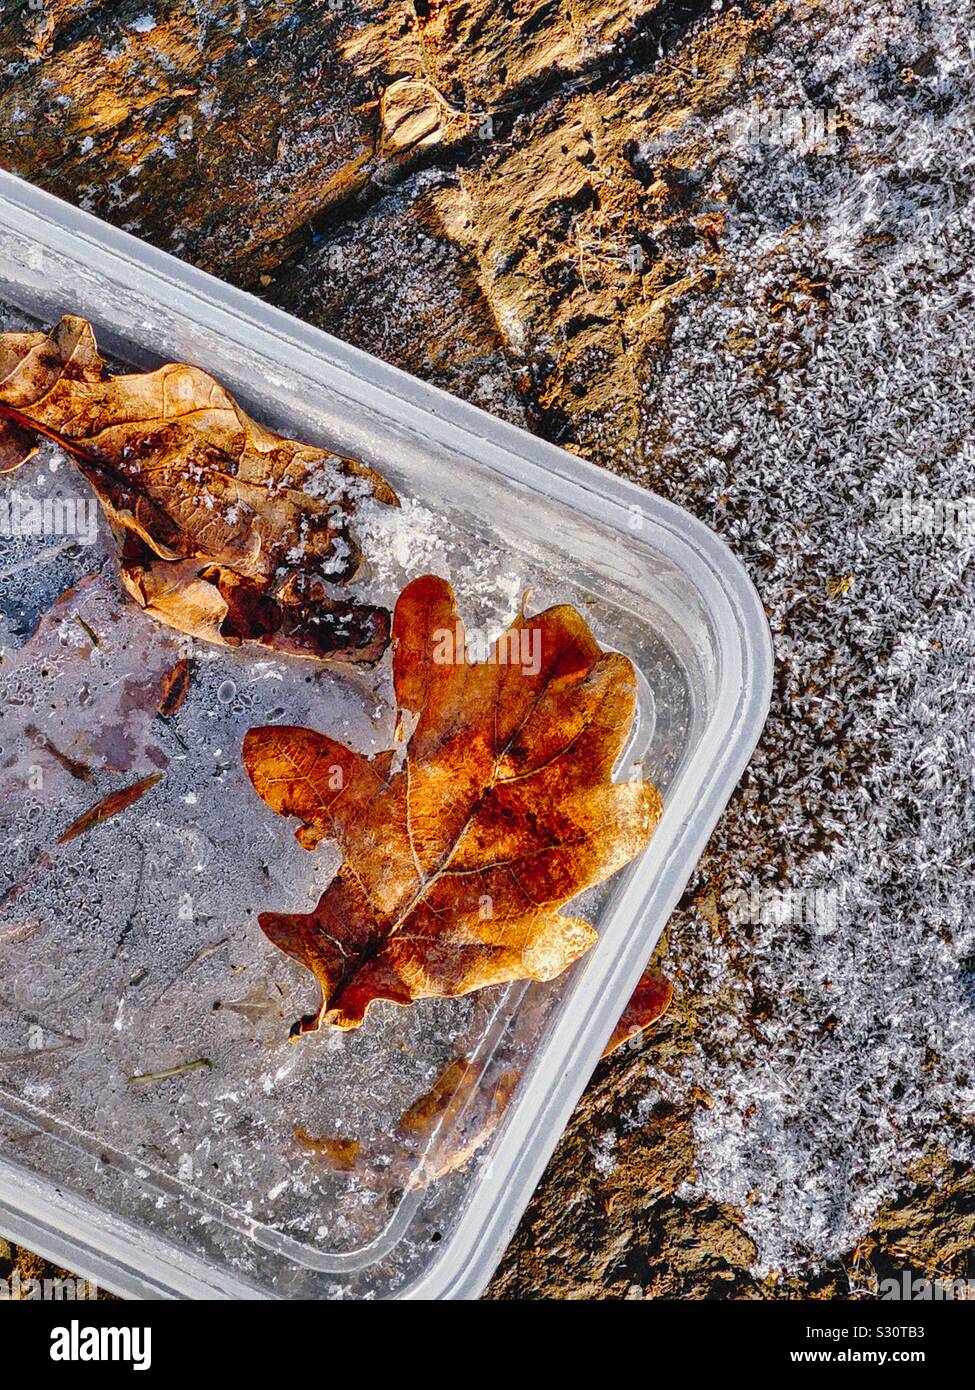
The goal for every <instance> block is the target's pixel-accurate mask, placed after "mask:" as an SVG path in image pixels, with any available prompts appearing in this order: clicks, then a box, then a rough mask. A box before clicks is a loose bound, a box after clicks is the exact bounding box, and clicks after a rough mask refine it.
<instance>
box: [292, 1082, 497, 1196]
mask: <svg viewBox="0 0 975 1390" xmlns="http://www.w3.org/2000/svg"><path fill="white" fill-rule="evenodd" d="M519 1079H520V1077H519V1073H518V1072H516V1071H515V1070H513V1069H512V1068H507V1069H504V1070H499V1069H498V1068H497V1067H492V1066H490V1065H489V1066H488V1068H487V1070H486V1072H485V1071H484V1069H483V1068H482V1066H481V1065H478V1064H475V1063H474V1061H473V1060H472V1059H471V1058H469V1057H458V1058H457V1059H456V1060H455V1061H453V1062H451V1063H450V1064H449V1065H448V1066H447V1067H446V1068H445V1069H444V1070H443V1071H442V1072H441V1074H440V1075H439V1076H438V1077H437V1079H436V1081H435V1082H434V1083H433V1086H432V1087H431V1088H430V1090H429V1091H428V1092H426V1093H425V1094H424V1095H422V1096H420V1097H419V1099H418V1100H416V1101H414V1102H413V1104H412V1105H411V1106H410V1107H409V1108H408V1109H407V1110H406V1111H405V1113H404V1114H403V1115H402V1116H401V1117H400V1120H399V1123H398V1124H397V1125H396V1127H395V1129H394V1130H393V1132H392V1133H391V1134H390V1135H388V1136H385V1137H383V1138H382V1139H379V1140H377V1141H375V1142H373V1143H371V1144H362V1143H360V1142H359V1141H358V1140H356V1139H348V1138H341V1139H340V1138H331V1137H329V1136H327V1135H322V1136H320V1137H313V1136H312V1135H310V1134H309V1133H308V1132H307V1131H306V1130H305V1129H303V1128H302V1126H300V1125H298V1126H297V1127H296V1129H295V1132H294V1133H295V1139H296V1140H297V1141H298V1143H299V1144H300V1145H301V1147H302V1148H303V1149H304V1150H305V1152H306V1153H310V1154H314V1156H315V1157H316V1158H318V1159H319V1160H321V1161H322V1162H323V1164H324V1165H325V1166H326V1167H327V1168H329V1169H331V1171H332V1172H336V1173H355V1175H356V1177H357V1178H358V1179H359V1181H360V1182H361V1183H362V1184H363V1185H364V1186H366V1187H369V1188H374V1189H378V1190H381V1191H389V1190H391V1189H395V1188H401V1187H406V1186H407V1185H409V1186H411V1187H414V1188H416V1187H420V1188H422V1187H426V1186H428V1185H429V1184H430V1183H432V1182H437V1181H438V1180H439V1179H440V1178H443V1177H446V1176H447V1174H448V1173H455V1172H456V1171H457V1170H458V1169H459V1168H463V1167H464V1166H465V1164H467V1163H469V1162H470V1160H471V1159H472V1158H473V1157H474V1156H475V1155H476V1154H477V1153H478V1152H479V1151H480V1150H481V1149H482V1148H483V1147H484V1145H485V1144H486V1143H487V1142H488V1140H489V1139H490V1138H491V1137H492V1135H493V1134H494V1133H495V1132H496V1130H497V1128H498V1126H499V1125H500V1123H501V1121H502V1120H503V1118H504V1115H505V1111H506V1110H507V1108H508V1104H509V1102H510V1101H511V1098H512V1096H513V1095H514V1092H515V1087H516V1086H517V1084H518V1081H519Z"/></svg>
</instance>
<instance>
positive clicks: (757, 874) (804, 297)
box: [629, 4, 975, 1271]
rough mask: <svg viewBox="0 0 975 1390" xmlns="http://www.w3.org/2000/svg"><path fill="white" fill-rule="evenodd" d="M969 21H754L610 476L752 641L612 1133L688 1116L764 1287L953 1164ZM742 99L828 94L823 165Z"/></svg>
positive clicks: (971, 1090) (964, 624)
mask: <svg viewBox="0 0 975 1390" xmlns="http://www.w3.org/2000/svg"><path fill="white" fill-rule="evenodd" d="M971 25H972V12H971V8H970V6H968V5H966V6H963V7H961V9H954V10H952V11H950V12H949V10H948V9H947V8H946V7H945V8H943V7H940V6H935V7H933V8H932V9H928V8H927V7H925V8H924V9H923V11H922V9H921V8H920V7H918V6H916V5H913V4H893V5H888V4H884V5H879V4H867V5H862V6H857V7H856V8H855V12H850V11H849V9H848V7H845V6H840V5H838V4H829V5H825V6H820V7H818V10H815V11H813V12H812V13H811V17H810V18H809V19H808V20H807V21H806V22H805V23H803V24H799V23H798V22H795V23H791V24H790V25H788V26H784V27H783V28H782V29H781V30H780V32H779V35H778V37H777V40H776V42H775V43H774V44H773V46H772V48H771V49H770V51H769V52H768V53H767V54H765V55H764V56H763V57H762V58H761V59H759V60H758V61H757V63H756V66H755V68H754V71H753V72H750V73H749V74H748V81H747V83H744V84H742V85H741V86H740V88H739V91H738V93H737V97H738V100H739V101H740V107H739V108H738V109H737V110H736V109H735V106H734V103H733V102H732V103H731V105H729V107H728V108H727V110H726V111H725V112H724V115H725V116H727V117H728V118H729V123H728V125H727V127H726V130H727V132H728V133H727V134H726V135H725V137H724V139H725V140H726V148H725V149H724V152H723V154H722V157H721V158H720V159H719V160H718V161H716V166H715V168H714V170H713V171H712V175H711V183H710V186H709V187H707V188H706V189H705V190H703V192H704V194H705V196H707V195H710V197H711V198H713V200H714V206H716V207H719V206H720V207H727V217H726V221H725V228H724V241H723V245H722V254H723V258H724V262H725V266H726V269H727V278H726V279H725V281H724V282H723V284H722V287H721V293H720V294H718V295H715V296H714V297H713V299H711V300H710V301H709V303H708V304H706V305H705V306H704V307H701V308H699V309H695V311H693V312H687V313H685V314H683V315H682V316H681V318H680V320H679V323H678V327H677V330H676V333H675V336H674V341H673V351H672V354H671V356H670V359H669V362H668V365H667V368H666V370H665V371H663V372H662V373H661V374H660V375H659V377H658V379H657V381H656V382H655V385H654V388H653V390H652V391H651V393H650V394H649V396H648V398H647V400H646V432H647V440H648V449H647V454H648V458H647V459H645V460H644V461H643V462H642V463H641V462H640V461H634V462H633V463H632V465H631V468H632V471H633V472H634V473H635V474H636V475H637V476H639V477H642V478H644V479H648V480H649V481H650V484H651V485H652V486H653V487H655V488H656V489H657V490H659V491H662V492H664V493H665V494H666V495H667V496H669V497H671V498H672V499H673V500H675V501H678V502H680V503H682V504H683V505H685V506H688V507H690V508H691V509H692V510H694V511H695V512H696V513H697V514H698V515H699V516H701V517H703V518H704V519H705V520H707V521H708V522H709V523H710V524H712V525H713V526H715V528H716V529H718V530H719V531H720V532H721V534H722V535H724V536H725V537H726V538H727V540H728V541H729V542H730V544H731V545H732V546H733V548H734V549H735V551H736V552H737V553H738V554H739V555H740V556H741V557H742V558H743V559H744V560H745V562H746V564H747V565H748V567H749V569H750V571H751V573H752V575H753V577H754V579H755V581H756V584H757V586H758V588H759V591H760V593H761V594H762V597H763V599H764V602H765V604H766V606H767V610H768V612H769V615H770V621H771V626H772V630H773V636H774V642H775V649H776V657H777V687H776V693H775V696H774V700H773V706H772V713H771V717H770V721H769V725H768V728H767V731H766V734H765V736H764V738H763V741H762V743H761V745H760V748H759V751H758V754H757V756H756V758H755V760H754V762H753V764H752V766H751V768H750V771H749V773H748V775H747V777H746V779H745V782H744V785H743V788H742V789H741V790H740V792H739V795H738V797H737V798H736V801H735V803H734V806H733V810H732V812H731V813H730V814H729V815H728V816H726V818H725V819H724V820H723V822H722V824H721V826H720V827H719V830H718V832H717V834H716V836H715V837H714V839H713V841H712V843H711V847H710V850H709V853H708V855H707V857H706V859H705V860H704V861H703V863H702V865H701V867H700V870H699V873H698V876H697V879H696V893H697V895H698V896H697V900H696V904H695V907H694V908H693V909H691V910H689V911H685V912H681V913H679V914H678V915H677V917H676V919H675V920H674V922H673V923H672V925H671V930H670V938H669V952H668V958H667V968H668V969H669V970H670V971H671V972H673V974H674V975H675V976H676V978H677V979H678V981H679V986H680V988H681V989H682V990H683V991H684V992H685V993H686V994H689V995H690V996H691V997H693V998H694V1001H695V1008H696V1010H697V1014H696V1023H695V1031H694V1038H695V1041H694V1045H693V1049H692V1053H691V1056H690V1057H688V1056H686V1055H681V1056H679V1057H678V1058H677V1059H676V1061H677V1065H675V1066H674V1067H673V1068H672V1069H671V1070H667V1069H666V1067H665V1066H661V1065H660V1064H659V1062H655V1054H654V1050H653V1049H652V1048H650V1049H648V1052H647V1056H648V1067H649V1071H648V1075H649V1077H650V1078H651V1085H652V1090H651V1092H650V1093H649V1095H648V1096H645V1097H644V1098H643V1101H642V1102H640V1103H638V1105H637V1107H636V1108H635V1110H634V1111H633V1112H632V1115H631V1120H630V1122H629V1123H631V1124H638V1123H640V1122H641V1118H642V1117H643V1116H645V1115H646V1114H647V1113H648V1111H649V1109H650V1108H651V1107H652V1104H653V1102H654V1100H655V1099H657V1098H659V1097H660V1096H661V1095H663V1096H665V1097H667V1098H670V1099H682V1098H683V1099H685V1100H686V1098H687V1097H688V1096H690V1095H691V1094H692V1093H693V1092H694V1091H695V1089H696V1088H699V1089H700V1093H703V1094H706V1095H707V1096H708V1097H709V1098H710V1108H705V1107H699V1108H698V1109H697V1111H696V1118H695V1122H694V1134H695V1139H696V1146H697V1168H698V1177H697V1181H696V1184H692V1185H691V1186H690V1187H688V1188H687V1189H685V1193H684V1195H685V1196H687V1197H693V1196H694V1195H695V1194H696V1195H697V1196H707V1197H711V1198H714V1199H717V1200H719V1201H725V1202H729V1203H733V1204H735V1206H737V1207H739V1208H740V1209H741V1212H742V1214H743V1223H744V1227H745V1229H746V1230H747V1232H748V1233H749V1234H750V1236H751V1237H752V1238H753V1240H754V1242H755V1245H756V1248H757V1261H758V1266H759V1269H760V1270H766V1271H768V1270H771V1269H787V1270H788V1269H795V1268H797V1267H801V1266H802V1265H803V1263H804V1262H806V1263H808V1262H810V1261H812V1262H815V1261H817V1260H820V1259H822V1258H828V1257H830V1256H833V1255H837V1254H839V1253H840V1252H843V1251H845V1250H848V1249H850V1248H851V1247H852V1246H853V1245H854V1244H855V1242H856V1240H857V1239H858V1237H859V1236H860V1235H861V1234H862V1233H863V1232H864V1231H865V1230H866V1229H867V1227H868V1225H869V1222H870V1220H871V1218H872V1217H873V1216H874V1215H875V1213H876V1212H877V1210H878V1207H879V1206H880V1204H881V1203H882V1202H883V1201H884V1200H885V1199H888V1198H890V1197H891V1196H892V1195H893V1194H894V1193H895V1192H896V1191H897V1189H898V1188H899V1187H900V1186H901V1185H902V1184H904V1183H905V1181H906V1178H907V1173H908V1170H909V1168H910V1167H911V1165H912V1164H913V1163H915V1162H916V1161H917V1160H918V1159H919V1158H920V1157H921V1156H922V1155H930V1154H931V1153H933V1152H934V1153H937V1152H939V1151H940V1152H941V1153H943V1154H945V1155H947V1156H949V1157H951V1158H954V1159H958V1160H962V1161H964V1162H965V1163H970V1162H971V1160H972V1158H973V1157H975V1143H973V1137H972V1116H973V1111H975V1073H973V1069H972V1053H973V1041H975V914H973V907H975V889H973V880H972V869H973V844H975V796H973V789H972V771H973V765H975V724H973V720H972V709H973V701H975V675H973V669H975V668H973V662H972V658H973V645H975V629H973V622H972V613H973V607H972V604H973V597H975V594H973V587H975V586H973V573H972V553H973V551H972V547H973V543H975V525H973V523H975V506H973V505H972V503H971V499H972V498H973V497H975V316H973V312H972V302H973V289H975V204H973V195H975V140H973V135H972V131H973V129H975V90H973V84H975V59H973V54H972V43H971V33H972V28H971ZM755 103H757V104H758V107H759V109H760V110H761V111H762V112H765V113H767V112H769V111H772V110H775V109H778V110H784V111H791V112H794V111H796V110H797V109H800V110H801V109H803V108H809V107H818V108H835V109H836V111H837V113H838V126H839V130H838V136H837V141H836V148H835V150H834V151H833V152H829V151H822V152H820V153H807V154H803V153H800V152H798V151H796V150H795V149H790V148H788V147H785V146H783V145H775V146H773V145H770V144H769V143H767V142H763V141H759V142H757V143H753V142H751V141H750V140H749V139H748V138H747V136H746V135H745V134H742V131H744V130H745V128H746V125H747V118H748V114H749V109H750V108H751V107H753V106H754V104H755ZM736 131H737V132H738V134H737V137H736V134H735V132H736ZM651 456H652V460H653V461H652V462H650V461H649V459H650V457H651ZM928 504H930V506H929V505H928ZM959 504H960V505H959Z"/></svg>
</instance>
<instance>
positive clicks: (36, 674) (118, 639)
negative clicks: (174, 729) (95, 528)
mask: <svg viewBox="0 0 975 1390" xmlns="http://www.w3.org/2000/svg"><path fill="white" fill-rule="evenodd" d="M179 663H180V639H179V638H178V637H177V636H176V635H175V633H171V632H167V631H165V630H163V629H160V628H157V627H153V626H152V625H151V624H149V623H146V622H144V621H143V620H142V619H141V618H140V616H139V614H138V613H137V612H136V610H135V609H134V608H133V606H132V605H131V604H130V603H127V602H126V601H125V598H124V596H123V595H122V594H121V593H120V592H119V591H118V589H117V588H116V586H115V585H113V584H111V583H110V582H109V580H108V579H107V578H106V577H105V576H103V575H100V574H91V575H88V576H86V578H84V579H82V580H81V582H80V583H79V584H77V585H76V586H75V587H74V588H71V589H68V590H67V591H66V592H65V593H63V594H62V595H61V596H60V598H58V599H57V601H56V602H55V603H54V604H53V606H52V607H51V608H50V609H49V610H48V611H47V612H46V613H45V614H44V615H43V617H42V618H41V620H40V622H39V623H38V625H37V627H36V629H35V631H34V633H33V634H32V636H31V637H30V638H29V639H28V640H27V642H25V643H24V645H23V646H22V647H20V648H19V649H18V650H16V651H13V652H7V653H6V654H5V657H4V661H3V665H2V668H0V687H2V691H0V693H2V694H3V695H4V699H3V700H0V836H3V835H6V834H13V833H15V832H14V831H13V829H12V821H10V820H8V819H7V818H6V817H7V813H8V812H9V814H10V816H12V817H16V816H17V815H19V814H21V808H22V805H23V800H24V798H25V797H30V798H33V797H34V796H36V795H38V794H39V787H38V783H39V782H40V783H41V784H42V786H43V794H44V795H45V796H46V797H48V798H50V799H51V800H52V801H62V800H65V799H67V798H68V797H69V795H70V791H69V788H68V787H66V785H65V783H66V780H67V779H68V778H70V779H74V780H78V778H79V774H81V776H82V778H83V777H84V773H85V772H123V773H130V774H132V775H133V776H139V775H144V774H145V773H147V772H151V771H155V770H158V769H160V768H162V767H165V766H166V755H165V753H164V751H163V749H162V748H161V747H160V746H159V743H158V742H157V738H156V733H157V731H156V730H155V729H154V727H153V720H154V719H155V716H156V714H157V712H158V710H159V707H160V704H161V703H162V701H163V698H164V692H165V691H166V689H167V687H168V686H169V683H170V682H171V681H172V679H173V672H174V669H176V668H178V666H179Z"/></svg>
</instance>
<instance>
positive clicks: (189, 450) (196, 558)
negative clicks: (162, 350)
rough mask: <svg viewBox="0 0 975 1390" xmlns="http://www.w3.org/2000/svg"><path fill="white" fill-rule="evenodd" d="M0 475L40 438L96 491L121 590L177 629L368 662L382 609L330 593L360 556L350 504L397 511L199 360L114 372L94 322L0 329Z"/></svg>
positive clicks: (374, 483) (385, 496)
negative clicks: (270, 426) (260, 413)
mask: <svg viewBox="0 0 975 1390" xmlns="http://www.w3.org/2000/svg"><path fill="white" fill-rule="evenodd" d="M0 426H2V430H0V471H6V472H11V471H13V470H14V469H15V468H17V467H19V466H20V464H21V463H23V462H24V461H25V460H26V458H27V457H28V456H29V454H30V453H31V452H32V449H33V445H34V443H35V442H36V438H37V437H38V436H42V437H46V438H50V439H54V440H56V441H57V442H58V443H59V444H60V445H61V446H62V447H63V448H64V449H65V450H66V451H67V452H68V453H69V454H70V455H71V457H72V458H73V459H74V462H75V463H76V465H77V467H78V468H79V470H80V471H81V473H82V474H83V475H84V476H85V478H87V480H88V482H89V483H90V484H91V486H92V487H93V488H94V490H95V492H96V493H97V495H98V498H99V501H100V502H101V504H102V507H103V508H104V511H105V514H106V516H107V517H108V520H109V522H110V524H111V527H112V530H113V532H114V534H115V536H116V539H117V540H118V542H119V544H120V547H121V552H122V575H123V579H124V581H125V585H126V588H127V589H128V591H129V593H130V594H132V596H133V597H134V598H135V599H136V600H137V602H138V603H139V604H141V606H142V607H143V608H144V609H146V611H147V612H149V613H150V614H152V615H153V616H154V617H155V618H157V619H159V620H160V621H161V622H164V623H166V624H168V625H169V626H170V627H173V628H176V629H177V630H178V631H180V632H186V633H189V634H190V635H191V636H194V637H200V638H203V639H204V640H206V641H210V642H218V643H223V644H228V645H233V646H236V645H238V644H239V643H241V642H258V643H261V644H262V645H264V646H267V647H270V648H272V649H273V650H275V651H279V652H285V653H290V654H291V655H297V656H307V657H315V658H318V659H321V660H332V661H347V662H374V661H376V660H378V658H379V657H380V656H381V655H382V653H383V651H384V650H385V648H386V645H387V642H388V639H389V614H388V613H387V612H386V611H385V610H384V609H381V608H373V607H369V606H366V605H357V604H353V603H348V602H344V601H339V600H337V599H335V598H334V597H333V596H331V595H330V593H329V592H328V586H329V585H331V584H333V583H344V582H347V581H348V580H350V579H352V578H353V577H354V575H355V573H356V571H357V570H358V568H359V566H360V563H361V561H362V553H361V550H360V548H359V545H358V542H357V540H356V538H355V533H354V531H353V529H352V518H353V516H354V513H355V510H356V507H357V506H358V505H359V503H360V502H362V501H363V500H364V499H367V498H372V499H375V500H377V501H379V502H383V503H386V504H389V505H391V506H395V505H398V499H397V497H396V494H395V492H394V491H393V489H392V488H391V487H390V485H389V484H388V483H387V482H386V480H385V479H384V478H382V477H381V476H380V475H379V474H378V473H376V472H375V471H374V470H373V469H371V468H368V467H366V466H365V465H364V464H361V463H359V462H357V461H356V460H354V459H351V458H343V457H339V456H338V455H336V454H332V453H329V452H328V451H327V450H324V449H318V448H314V447H312V446H311V445H307V444H300V443H296V442H295V441H294V440H291V439H284V438H282V437H281V436H279V435H276V434H272V433H271V432H270V431H269V430H266V429H264V428H263V427H262V426H261V425H258V424H256V423H255V422H254V421H253V420H252V419H250V417H249V416H247V415H246V414H245V413H244V411H243V410H241V408H240V406H239V405H238V404H237V403H236V401H235V400H234V399H233V397H232V396H231V395H230V394H229V393H228V392H227V391H225V390H224V388H223V387H222V386H221V385H220V384H219V382H217V381H215V380H214V379H213V378H212V377H210V376H208V375H207V374H206V372H203V371H200V370H199V368H197V367H189V366H182V365H179V364H169V365H167V366H164V367H160V368H159V369H158V371H155V372H143V373H134V374H131V375H119V376H113V375H111V374H110V372H109V371H108V369H107V367H106V365H105V363H104V361H103V360H102V358H101V356H100V354H99V352H98V349H97V346H96V344H95V337H94V334H93V332H92V329H91V325H90V324H88V323H87V322H86V321H85V320H84V319H80V318H75V317H72V316H66V317H65V318H63V319H62V320H61V322H60V323H59V324H58V325H57V327H55V328H54V329H53V330H52V331H51V332H50V333H49V334H44V333H6V334H2V335H0Z"/></svg>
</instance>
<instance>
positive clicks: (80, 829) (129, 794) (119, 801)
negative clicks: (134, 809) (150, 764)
mask: <svg viewBox="0 0 975 1390" xmlns="http://www.w3.org/2000/svg"><path fill="white" fill-rule="evenodd" d="M162 775H163V774H162V773H161V772H151V773H150V774H149V776H148V777H143V778H142V780H141V781H139V782H134V783H133V784H132V786H131V787H122V788H120V790H119V791H115V792H109V794H108V796H105V797H103V798H102V799H101V801H99V802H98V803H97V805H95V806H93V807H92V808H91V810H90V811H86V812H85V814H84V815H83V816H80V817H79V818H78V820H76V821H75V822H74V823H73V824H72V825H69V826H68V828H67V830H66V831H65V832H64V834H63V835H61V836H60V838H59V839H58V844H59V845H66V844H68V843H69V842H70V841H71V840H76V839H77V838H78V836H79V835H84V833H85V831H87V830H91V829H92V828H93V827H94V826H96V825H102V824H103V822H105V821H107V820H111V819H112V817H113V816H117V815H119V814H120V813H121V812H122V811H126V810H128V808H129V807H130V806H131V805H133V803H134V802H136V801H139V800H141V798H142V797H144V796H145V794H146V792H148V791H151V790H152V788H153V787H154V786H155V785H156V783H157V782H158V781H159V780H160V779H161V778H162Z"/></svg>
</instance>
